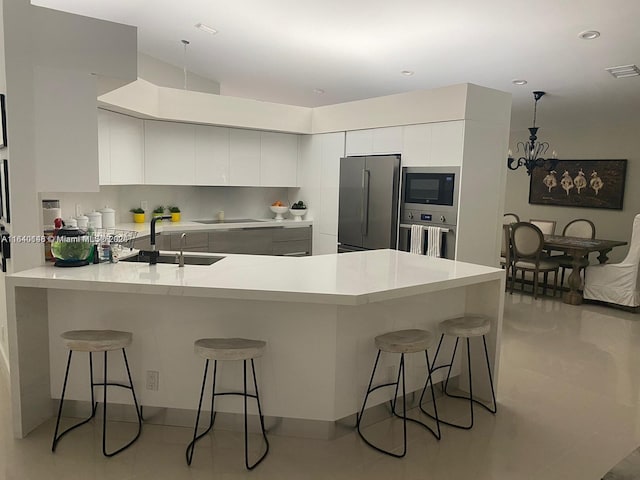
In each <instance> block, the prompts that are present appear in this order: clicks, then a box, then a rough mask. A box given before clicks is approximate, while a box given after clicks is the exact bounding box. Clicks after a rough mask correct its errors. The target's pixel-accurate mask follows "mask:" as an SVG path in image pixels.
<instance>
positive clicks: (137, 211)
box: [129, 207, 144, 223]
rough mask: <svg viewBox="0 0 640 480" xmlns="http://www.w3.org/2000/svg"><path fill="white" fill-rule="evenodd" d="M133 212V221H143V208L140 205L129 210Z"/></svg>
mask: <svg viewBox="0 0 640 480" xmlns="http://www.w3.org/2000/svg"><path fill="white" fill-rule="evenodd" d="M129 211H130V212H131V213H133V221H134V223H144V210H143V209H141V208H140V207H137V208H132V209H131V210H129Z"/></svg>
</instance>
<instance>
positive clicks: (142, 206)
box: [140, 200, 149, 212]
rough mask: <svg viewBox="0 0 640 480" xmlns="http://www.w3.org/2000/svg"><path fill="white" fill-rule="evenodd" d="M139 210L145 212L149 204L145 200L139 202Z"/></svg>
mask: <svg viewBox="0 0 640 480" xmlns="http://www.w3.org/2000/svg"><path fill="white" fill-rule="evenodd" d="M140 208H141V209H143V210H144V211H145V212H146V211H147V209H148V208H149V203H148V202H147V201H146V200H140Z"/></svg>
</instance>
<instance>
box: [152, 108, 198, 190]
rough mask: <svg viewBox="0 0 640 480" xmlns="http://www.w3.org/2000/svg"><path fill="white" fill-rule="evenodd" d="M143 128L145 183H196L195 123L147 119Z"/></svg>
mask: <svg viewBox="0 0 640 480" xmlns="http://www.w3.org/2000/svg"><path fill="white" fill-rule="evenodd" d="M144 128H145V142H144V145H145V147H144V148H145V156H144V158H145V161H144V180H145V182H144V183H145V184H148V185H194V184H195V181H196V177H195V126H194V125H191V124H188V123H175V122H156V121H151V120H145V122H144Z"/></svg>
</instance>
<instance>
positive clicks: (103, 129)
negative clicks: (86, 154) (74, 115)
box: [98, 110, 111, 185]
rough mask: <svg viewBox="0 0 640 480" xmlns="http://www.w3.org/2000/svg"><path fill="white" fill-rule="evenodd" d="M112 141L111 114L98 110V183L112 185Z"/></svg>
mask: <svg viewBox="0 0 640 480" xmlns="http://www.w3.org/2000/svg"><path fill="white" fill-rule="evenodd" d="M110 142H111V139H110V135H109V114H108V112H106V111H104V110H98V179H99V180H98V183H99V184H100V185H111V145H110Z"/></svg>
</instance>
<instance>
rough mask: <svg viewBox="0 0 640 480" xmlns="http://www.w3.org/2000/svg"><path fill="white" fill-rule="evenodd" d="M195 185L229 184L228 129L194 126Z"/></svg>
mask: <svg viewBox="0 0 640 480" xmlns="http://www.w3.org/2000/svg"><path fill="white" fill-rule="evenodd" d="M195 142H196V143H195V176H196V178H195V185H229V129H228V128H224V127H209V126H206V125H196V126H195Z"/></svg>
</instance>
